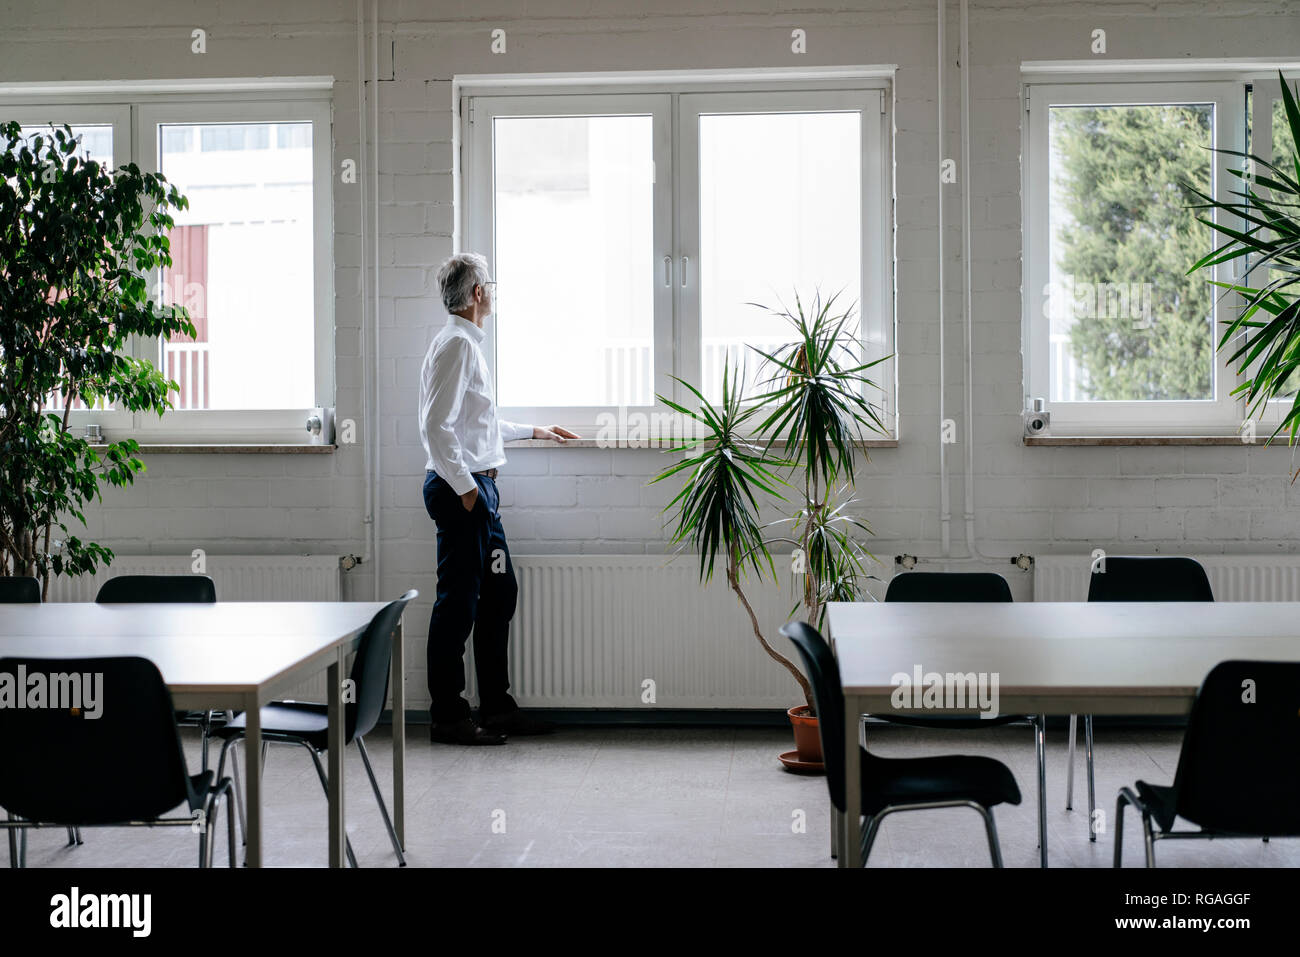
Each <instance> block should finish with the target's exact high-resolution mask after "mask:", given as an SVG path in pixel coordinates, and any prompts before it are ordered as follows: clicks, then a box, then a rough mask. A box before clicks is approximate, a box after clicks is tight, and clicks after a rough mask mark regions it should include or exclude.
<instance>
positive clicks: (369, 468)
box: [357, 0, 378, 563]
mask: <svg viewBox="0 0 1300 957" xmlns="http://www.w3.org/2000/svg"><path fill="white" fill-rule="evenodd" d="M365 2H366V0H357V142H358V144H359V145H358V152H357V163H358V165H359V166H360V167H361V168H360V169H359V170H358V176H357V179H358V181H359V184H360V187H361V290H360V299H359V302H360V306H361V308H360V311H359V315H358V322H359V323H360V330H359V331H360V338H361V429H362V436H361V448H362V451H363V455H364V457H365V465H364V468H363V471H364V472H365V504H364V515H363V517H362V519H361V524H362V528H363V533H364V535H365V554H363V555H362V557H361V561H362V563H365V562H368V561H371V560H373V558H374V556H375V554H376V551H377V549H376V540H375V529H376V527H377V525H378V523H377V522H376V521H375V484H376V481H375V468H374V446H373V445H372V444H371V443H372V442H374V441H375V439H376V438H377V437H376V436H374V435H373V433H372V432H371V429H370V392H369V389H368V387H367V383H366V377H367V376H368V375H369V374H370V343H369V340H368V339H367V337H366V309H367V307H368V305H369V295H368V293H369V288H370V286H369V283H368V281H367V277H366V266H367V263H366V255H367V250H368V249H369V244H368V243H367V238H368V234H369V222H368V217H369V212H370V207H369V203H368V200H367V196H366V190H367V188H368V181H367V178H366V174H367V172H368V171H369V170H368V167H369V160H368V159H367V158H366V141H367V133H366V123H367V119H366V22H365Z"/></svg>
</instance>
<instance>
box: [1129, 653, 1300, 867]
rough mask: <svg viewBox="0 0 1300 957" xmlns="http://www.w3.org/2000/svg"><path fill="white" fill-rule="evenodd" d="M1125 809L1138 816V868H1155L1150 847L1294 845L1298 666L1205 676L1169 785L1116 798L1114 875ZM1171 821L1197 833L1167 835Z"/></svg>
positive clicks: (1249, 667) (1251, 666) (1224, 670)
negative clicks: (1233, 840) (1142, 861)
mask: <svg viewBox="0 0 1300 957" xmlns="http://www.w3.org/2000/svg"><path fill="white" fill-rule="evenodd" d="M1126 804H1131V805H1133V807H1135V808H1136V809H1137V810H1138V811H1139V812H1140V813H1141V814H1142V834H1143V838H1144V840H1145V843H1146V865H1147V867H1155V865H1156V850H1155V842H1156V841H1157V840H1164V839H1168V838H1198V837H1203V838H1214V837H1221V838H1222V837H1248V838H1261V837H1262V838H1264V839H1265V840H1267V839H1268V838H1269V837H1300V663H1297V662H1290V661H1288V662H1276V661H1225V662H1222V663H1221V664H1218V665H1215V666H1214V669H1213V670H1212V671H1211V672H1210V673H1209V675H1207V676H1206V678H1205V681H1204V682H1203V683H1202V684H1201V687H1200V690H1199V691H1197V693H1196V701H1195V703H1194V704H1193V705H1192V715H1191V719H1190V721H1189V722H1188V725H1187V731H1186V732H1185V733H1184V734H1183V747H1182V750H1181V751H1180V752H1179V755H1178V769H1177V771H1176V772H1175V773H1174V783H1173V785H1172V786H1165V785H1159V784H1148V783H1147V782H1145V781H1138V782H1137V794H1134V793H1133V791H1132V790H1130V789H1129V788H1120V791H1119V798H1118V800H1117V801H1116V805H1115V866H1116V867H1119V866H1120V864H1121V858H1122V855H1123V840H1124V806H1125V805H1126ZM1178 817H1181V818H1184V819H1185V820H1188V821H1190V822H1191V823H1193V824H1195V825H1197V826H1198V827H1199V828H1200V830H1199V831H1175V830H1173V826H1174V820H1175V818H1178ZM1152 821H1155V823H1156V824H1157V825H1158V827H1159V830H1158V831H1153V830H1152V828H1151V822H1152Z"/></svg>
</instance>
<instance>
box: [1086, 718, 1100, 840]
mask: <svg viewBox="0 0 1300 957" xmlns="http://www.w3.org/2000/svg"><path fill="white" fill-rule="evenodd" d="M1083 737H1084V746H1085V748H1086V749H1087V752H1088V840H1090V841H1094V842H1095V841H1096V840H1097V799H1096V796H1095V795H1096V791H1095V789H1094V777H1095V775H1094V772H1093V764H1092V715H1090V714H1086V715H1084V716H1083Z"/></svg>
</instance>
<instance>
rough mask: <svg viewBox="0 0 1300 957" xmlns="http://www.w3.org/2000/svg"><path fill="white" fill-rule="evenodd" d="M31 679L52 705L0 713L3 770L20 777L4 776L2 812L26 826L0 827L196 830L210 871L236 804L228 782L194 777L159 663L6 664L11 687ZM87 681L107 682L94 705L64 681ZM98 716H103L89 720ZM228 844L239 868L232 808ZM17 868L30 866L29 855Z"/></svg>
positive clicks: (2, 663)
mask: <svg viewBox="0 0 1300 957" xmlns="http://www.w3.org/2000/svg"><path fill="white" fill-rule="evenodd" d="M33 675H42V676H45V678H46V685H47V687H48V689H49V692H48V696H47V698H46V702H45V705H46V706H44V707H32V706H30V705H29V706H28V707H25V708H13V707H5V708H0V767H4V768H21V769H23V773H21V774H4V775H0V804H3V805H4V806H5V808H7V809H8V810H9V811H10V812H11V813H12V814H14V815H17V816H18V818H20V819H21V820H9V821H0V827H4V828H7V829H10V830H12V829H14V828H19V829H26V828H32V827H49V826H58V827H77V828H82V827H119V826H146V827H154V826H158V825H170V826H177V827H182V826H183V827H195V826H196V825H197V830H198V833H199V866H200V867H211V866H212V857H213V848H214V846H215V844H216V840H215V835H214V834H213V826H214V825H215V823H216V821H217V816H218V813H219V811H220V806H221V802H222V800H226V799H228V798H229V796H230V781H229V779H227V778H220V779H217V780H215V781H214V780H213V774H212V772H211V771H204V772H202V773H200V774H195V775H191V774H190V773H189V770H188V769H187V768H186V766H185V751H184V749H183V748H182V747H181V739H180V734H179V732H178V731H177V728H176V719H175V716H174V712H173V710H172V699H171V694H170V693H169V692H168V690H167V685H166V684H165V683H164V682H163V678H162V675H161V674H160V673H159V672H158V668H157V667H156V666H155V665H154V664H153V662H151V661H149V660H147V659H145V658H136V657H121V658H5V659H2V660H0V678H5V679H7V682H10V683H12V686H13V687H14V688H22V687H23V685H24V684H26V683H27V682H26V681H20V680H19V679H20V677H23V678H26V679H30V678H31V677H32V676H33ZM86 675H89V676H97V675H99V676H102V681H99V682H98V689H97V690H98V698H97V700H96V701H95V702H89V701H87V700H83V699H82V698H81V696H80V694H73V693H72V689H73V688H74V687H77V686H78V685H80V687H77V690H78V691H80V690H81V688H84V687H85V685H84V682H80V683H78V682H69V681H66V680H64V681H61V680H59V678H58V677H57V676H70V677H73V678H75V677H80V676H86ZM91 680H92V681H93V680H94V679H93V678H92V679H91ZM92 687H93V686H92ZM56 690H57V691H58V692H59V693H58V695H57V700H55V696H56ZM28 700H29V701H30V700H31V698H30V696H29V698H28ZM93 711H98V712H99V713H98V715H97V716H96V717H94V718H91V717H90V714H91V713H92V712H93ZM177 806H182V807H183V808H184V809H185V812H186V813H185V814H184V815H183V816H180V817H164V816H163V815H164V814H166V813H167V812H168V811H170V810H172V809H174V808H176V807H177ZM226 836H227V839H228V841H229V843H230V865H231V866H232V867H233V866H234V863H235V850H234V849H235V821H234V816H233V814H232V811H231V808H230V806H229V805H227V807H226ZM18 863H19V866H25V865H26V854H25V853H24V854H23V855H21V856H20V858H19V861H18Z"/></svg>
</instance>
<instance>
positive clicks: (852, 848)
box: [836, 695, 862, 867]
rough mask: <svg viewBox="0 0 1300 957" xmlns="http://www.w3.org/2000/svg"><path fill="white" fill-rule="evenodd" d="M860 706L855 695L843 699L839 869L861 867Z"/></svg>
mask: <svg viewBox="0 0 1300 957" xmlns="http://www.w3.org/2000/svg"><path fill="white" fill-rule="evenodd" d="M861 723H862V704H861V702H859V701H858V699H857V697H856V696H854V695H845V696H844V827H843V829H842V834H843V836H842V838H841V843H840V856H839V858H838V859H837V861H836V863H837V864H838V865H839V866H840V867H861V866H862V855H861V852H860V850H859V848H860V846H861V844H862V768H861V757H860V752H859V751H858V734H859V731H858V729H859V726H860V725H861Z"/></svg>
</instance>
